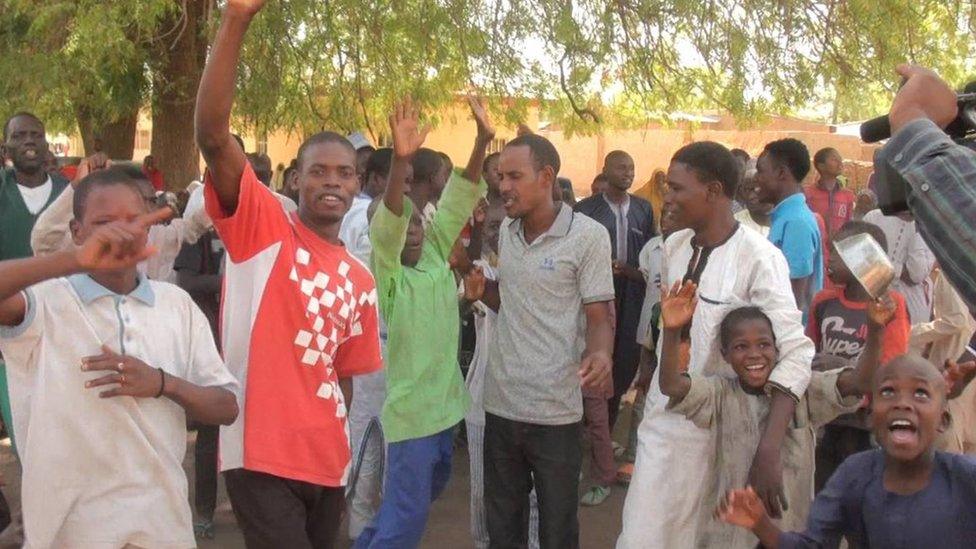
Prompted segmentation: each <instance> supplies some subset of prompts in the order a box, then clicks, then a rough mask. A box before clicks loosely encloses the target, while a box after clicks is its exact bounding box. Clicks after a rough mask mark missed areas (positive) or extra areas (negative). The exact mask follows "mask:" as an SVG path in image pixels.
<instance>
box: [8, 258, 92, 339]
mask: <svg viewBox="0 0 976 549" xmlns="http://www.w3.org/2000/svg"><path fill="white" fill-rule="evenodd" d="M80 270H81V268H80V266H79V265H78V261H77V259H76V257H75V254H74V252H57V253H54V254H50V255H43V256H38V257H27V258H24V259H11V260H9V261H3V262H0V326H16V325H18V324H20V323H21V322H23V321H24V314H25V313H26V312H27V302H26V301H25V300H24V296H23V295H21V293H20V292H22V291H24V290H25V289H27V288H29V287H31V286H33V285H34V284H37V283H38V282H43V281H45V280H47V279H49V278H57V277H59V276H66V275H69V274H72V273H77V272H79V271H80Z"/></svg>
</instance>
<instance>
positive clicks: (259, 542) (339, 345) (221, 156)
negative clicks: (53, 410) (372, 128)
mask: <svg viewBox="0 0 976 549" xmlns="http://www.w3.org/2000/svg"><path fill="white" fill-rule="evenodd" d="M263 5H264V1H263V0H229V1H228V2H227V3H226V7H225V9H224V14H223V16H222V17H221V19H220V29H219V30H218V31H217V37H216V39H215V41H214V45H213V48H212V49H211V51H210V59H209V61H208V62H207V66H206V68H205V69H204V72H203V77H202V79H201V81H200V90H199V92H198V93H197V106H196V137H197V143H198V144H199V146H200V151H201V153H202V154H203V157H204V159H205V160H206V162H207V175H206V177H205V190H204V193H205V202H206V208H207V212H208V213H209V214H210V217H211V219H213V222H214V227H215V228H216V229H217V234H218V235H219V236H220V239H221V240H222V241H223V243H224V245H225V247H226V249H227V258H228V261H227V269H226V278H225V282H224V294H223V301H222V310H221V323H222V336H223V337H222V341H223V349H224V360H225V362H226V363H227V365H228V367H229V368H230V369H231V372H232V373H233V374H234V375H235V377H237V379H238V380H239V382H240V385H241V390H240V394H239V395H238V398H239V400H240V402H241V409H242V411H243V413H242V414H241V417H239V418H238V420H237V421H236V422H235V423H234V424H233V425H231V426H230V427H229V428H226V429H221V432H220V465H221V469H222V470H223V471H225V480H226V481H227V493H228V495H229V496H230V500H231V504H232V505H233V507H234V513H235V515H236V517H237V522H238V524H240V526H241V530H242V531H243V534H244V539H245V542H246V544H247V546H248V547H251V548H254V547H309V546H312V547H332V546H334V544H335V543H336V537H337V535H338V532H339V525H340V522H341V519H342V513H343V510H344V508H345V485H346V483H347V481H348V477H349V472H350V470H351V459H350V458H351V452H350V447H349V446H350V445H349V435H348V425H347V419H348V418H347V411H348V406H349V400H350V398H351V390H352V389H351V383H350V378H351V377H352V376H355V375H360V374H368V373H370V372H374V371H376V370H378V369H380V368H381V367H382V360H381V357H380V344H379V328H378V320H377V318H378V314H377V310H376V290H375V284H374V282H373V277H372V275H370V273H369V271H368V270H367V269H366V267H365V266H364V265H363V264H362V263H360V262H359V261H358V260H356V259H355V258H354V257H353V256H352V255H351V254H350V253H349V252H348V251H347V250H346V248H345V246H343V244H342V241H341V240H340V239H339V229H340V226H341V224H342V219H343V217H344V215H345V213H346V212H347V211H348V210H349V207H350V205H351V204H352V199H353V197H354V196H355V195H356V193H357V192H358V190H359V178H358V177H357V175H356V151H355V149H354V148H353V146H352V144H350V143H349V141H348V140H347V139H346V138H345V137H343V136H341V135H339V134H337V133H335V132H328V131H325V132H320V133H317V134H314V135H312V136H311V137H309V138H308V139H306V140H305V142H304V143H302V146H301V147H300V148H299V149H298V155H297V156H298V161H297V164H296V170H297V172H296V173H297V175H296V176H295V180H294V181H295V182H296V183H297V187H298V196H299V200H298V211H297V212H293V213H289V212H286V211H285V209H284V208H283V206H282V205H281V203H280V202H279V201H278V200H277V199H276V198H275V196H274V195H273V194H272V192H271V191H270V190H269V189H268V188H267V187H266V186H265V185H264V184H263V183H261V181H259V180H258V178H257V176H256V175H255V174H254V171H253V170H252V169H251V167H250V165H249V164H248V161H247V158H246V157H245V156H244V151H243V150H242V149H241V146H240V145H239V144H238V143H237V141H236V140H235V139H234V138H233V136H232V135H231V133H230V115H231V108H232V106H233V102H234V88H235V82H236V78H237V66H238V61H239V60H240V50H241V45H242V43H243V41H244V35H245V33H246V31H247V28H248V27H249V25H250V23H251V21H252V20H253V18H254V16H255V15H256V14H257V12H258V11H260V9H261V7H262V6H263ZM340 387H341V389H340Z"/></svg>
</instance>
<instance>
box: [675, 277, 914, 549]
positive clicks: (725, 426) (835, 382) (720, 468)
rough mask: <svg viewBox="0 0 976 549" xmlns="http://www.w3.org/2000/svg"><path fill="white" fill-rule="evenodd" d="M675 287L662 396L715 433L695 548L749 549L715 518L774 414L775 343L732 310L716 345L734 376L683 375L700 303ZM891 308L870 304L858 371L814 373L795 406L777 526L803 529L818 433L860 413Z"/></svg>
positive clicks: (762, 322) (748, 540)
mask: <svg viewBox="0 0 976 549" xmlns="http://www.w3.org/2000/svg"><path fill="white" fill-rule="evenodd" d="M679 284H680V283H678V282H676V283H675V285H674V287H673V288H672V289H671V291H670V292H668V294H667V295H666V296H664V298H663V302H662V303H661V316H662V319H663V324H664V332H663V336H662V338H661V347H662V350H661V375H660V377H659V382H660V387H661V392H662V393H664V394H665V395H666V396H668V397H669V398H670V401H669V403H668V409H669V410H671V411H673V412H677V413H680V414H682V415H684V416H685V417H687V418H688V419H690V420H691V421H693V422H694V423H695V425H697V426H698V427H701V428H703V429H709V430H710V431H711V433H712V437H713V440H714V444H715V448H716V450H717V451H716V453H715V458H714V459H715V467H714V468H715V470H716V471H717V472H718V478H717V479H715V482H714V483H713V484H712V485H711V486H710V487H709V488H710V489H708V490H706V491H705V494H704V499H703V501H702V510H703V511H704V512H703V513H702V514H701V515H700V516H699V524H698V527H697V530H698V536H697V537H698V546H699V547H714V548H722V549H737V548H741V549H752V548H753V547H755V546H756V543H757V541H758V540H757V539H756V537H755V536H754V535H753V534H752V533H751V532H749V531H747V530H744V529H738V528H735V527H733V526H731V525H728V524H724V523H722V522H721V521H718V520H715V519H714V518H713V517H712V513H711V512H709V511H711V510H712V509H711V508H712V507H714V506H715V505H716V502H717V501H719V499H720V498H721V497H722V495H723V494H725V493H726V492H727V491H728V490H730V489H733V488H739V487H741V486H743V485H744V484H746V482H747V477H748V474H749V471H748V464H749V459H750V458H751V457H752V456H753V454H755V452H756V447H757V446H758V444H759V438H760V436H761V435H762V431H763V428H764V426H765V424H766V421H767V416H768V414H769V402H770V398H769V396H768V395H767V394H766V392H765V390H764V387H765V386H766V382H767V381H768V379H769V375H770V374H771V373H772V371H773V367H774V366H775V364H776V358H777V351H776V338H775V336H774V335H773V326H772V324H771V323H770V321H769V318H768V317H767V316H766V315H765V314H764V313H763V312H762V310H761V309H759V308H757V307H748V306H747V307H740V308H737V309H733V310H732V312H730V313H729V314H728V315H726V316H725V319H724V320H723V321H722V324H721V328H720V333H719V340H720V342H721V347H722V358H723V359H724V360H725V361H726V362H728V363H729V364H730V365H731V366H732V369H733V370H734V371H735V373H736V378H734V379H728V378H725V377H721V376H717V375H701V374H692V375H690V376H688V375H684V374H683V372H682V371H681V366H680V360H679V357H678V355H679V345H680V339H681V331H682V329H683V328H684V327H685V326H687V325H688V324H689V323H690V322H691V317H692V315H693V314H694V311H695V307H696V304H697V298H696V297H695V291H696V286H695V284H694V283H692V282H685V283H684V285H683V286H680V288H679ZM894 311H895V304H894V302H893V301H891V300H890V298H889V299H888V300H886V301H885V302H877V301H876V302H872V303H870V304H869V305H868V335H867V341H866V344H865V348H864V352H863V353H861V356H860V357H859V359H858V363H857V368H856V369H850V368H841V369H836V370H831V371H829V372H813V376H812V378H811V379H810V386H809V388H808V389H807V393H806V395H804V397H803V398H801V399H800V402H799V403H798V404H797V406H796V413H795V414H794V415H793V418H792V420H791V422H790V425H789V429H788V431H787V434H786V438H785V440H784V442H783V455H782V467H783V471H784V475H783V476H784V480H785V482H784V492H785V494H786V498H787V500H788V501H789V509H784V510H783V518H782V521H780V525H781V526H782V527H783V528H785V529H788V530H792V529H799V528H802V527H803V525H804V524H805V523H806V518H807V514H808V512H809V509H810V502H811V501H812V500H813V450H814V436H815V435H814V430H815V429H816V428H817V427H819V426H822V425H824V424H826V423H827V422H829V421H831V420H833V419H834V418H836V417H837V416H838V415H840V414H842V413H845V412H851V411H853V410H856V409H857V406H858V404H859V402H860V397H861V396H862V395H863V394H865V393H867V392H869V391H870V387H871V379H872V378H873V376H874V373H875V371H876V370H877V368H878V366H879V364H880V362H881V348H882V338H883V336H884V328H885V325H886V324H887V321H888V320H890V319H891V317H893V316H894Z"/></svg>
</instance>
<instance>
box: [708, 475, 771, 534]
mask: <svg viewBox="0 0 976 549" xmlns="http://www.w3.org/2000/svg"><path fill="white" fill-rule="evenodd" d="M765 514H766V508H765V507H763V503H762V500H760V499H759V496H758V495H756V492H755V491H754V490H753V489H752V487H751V486H750V487H747V488H746V489H745V490H730V491H729V493H728V494H727V495H726V497H725V500H724V501H722V502H721V503H720V504H719V507H718V510H716V512H715V515H716V516H717V517H718V518H719V519H721V520H722V521H723V522H727V523H729V524H732V525H734V526H741V527H742V528H748V529H750V530H752V529H754V528H755V527H756V525H757V524H759V521H761V520H762V518H763V516H764V515H765Z"/></svg>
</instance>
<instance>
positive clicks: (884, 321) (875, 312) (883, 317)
mask: <svg viewBox="0 0 976 549" xmlns="http://www.w3.org/2000/svg"><path fill="white" fill-rule="evenodd" d="M895 309H897V306H896V305H895V300H894V299H892V298H891V294H885V295H883V296H882V297H879V298H878V299H875V300H873V301H871V302H869V303H868V325H869V326H871V327H873V328H884V327H885V326H887V325H888V323H889V322H891V319H893V318H895Z"/></svg>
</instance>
